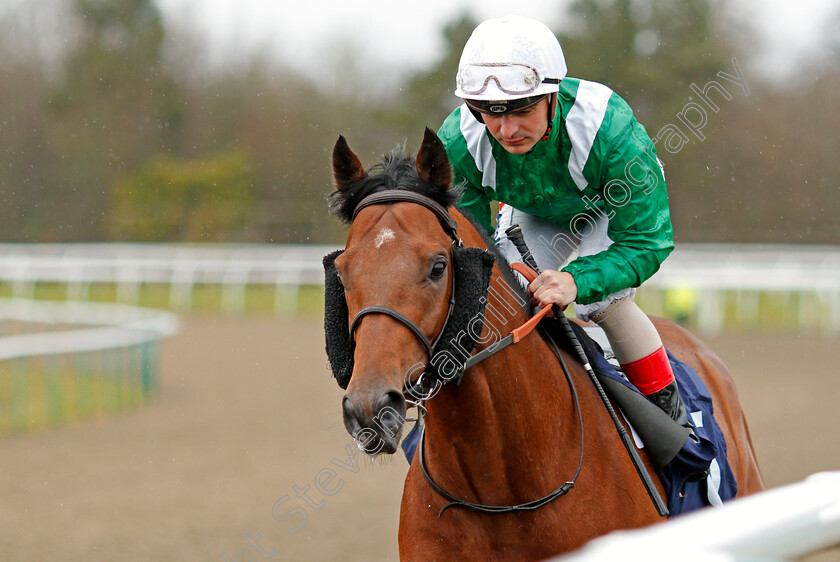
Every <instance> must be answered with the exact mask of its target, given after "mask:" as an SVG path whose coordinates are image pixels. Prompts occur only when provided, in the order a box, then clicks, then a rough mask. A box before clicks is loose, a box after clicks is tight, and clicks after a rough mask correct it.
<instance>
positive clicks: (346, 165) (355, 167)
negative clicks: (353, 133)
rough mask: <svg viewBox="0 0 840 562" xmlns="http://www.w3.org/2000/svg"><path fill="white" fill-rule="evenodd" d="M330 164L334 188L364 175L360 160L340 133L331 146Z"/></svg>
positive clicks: (357, 179) (359, 178)
mask: <svg viewBox="0 0 840 562" xmlns="http://www.w3.org/2000/svg"><path fill="white" fill-rule="evenodd" d="M332 165H333V178H334V179H335V188H336V189H341V188H342V187H344V186H346V185H348V184H351V183H354V182H357V181H359V180H361V179H363V178H364V177H365V169H364V167H363V166H362V162H361V161H360V160H359V157H358V156H356V155H355V154H354V153H353V151H352V150H350V146H349V145H348V144H347V140H345V138H344V137H343V136H342V135H339V137H338V140H337V141H336V143H335V147H333V155H332Z"/></svg>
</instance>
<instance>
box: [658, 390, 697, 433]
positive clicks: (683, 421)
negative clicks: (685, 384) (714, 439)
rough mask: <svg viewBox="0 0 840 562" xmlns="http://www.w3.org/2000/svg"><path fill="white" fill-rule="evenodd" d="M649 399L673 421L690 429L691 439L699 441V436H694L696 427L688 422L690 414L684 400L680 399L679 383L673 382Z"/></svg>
mask: <svg viewBox="0 0 840 562" xmlns="http://www.w3.org/2000/svg"><path fill="white" fill-rule="evenodd" d="M648 398H650V400H651V402H653V403H654V404H656V405H657V406H659V409H661V410H662V411H663V412H665V413H666V414H668V415H669V416H671V419H672V420H674V421H675V422H677V423H678V424H680V425H681V426H683V427H687V428H689V429H690V430H691V438H692V439H694V440H695V441H698V439H697V436H696V435H695V434H694V426H693V425H692V424H691V422H690V421H689V420H688V414H686V412H685V406H683V401H682V398H680V392H679V390H678V388H677V381H671V383H670V384H668V386H666V387H665V388H663V389H662V390H658V391H656V392H654V393H653V394H650V395H648Z"/></svg>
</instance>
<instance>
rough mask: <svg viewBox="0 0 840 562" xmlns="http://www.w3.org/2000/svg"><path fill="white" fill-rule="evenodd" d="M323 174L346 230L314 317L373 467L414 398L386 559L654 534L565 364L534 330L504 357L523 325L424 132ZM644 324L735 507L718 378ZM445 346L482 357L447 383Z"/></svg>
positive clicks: (623, 454) (732, 428)
mask: <svg viewBox="0 0 840 562" xmlns="http://www.w3.org/2000/svg"><path fill="white" fill-rule="evenodd" d="M332 167H333V176H334V181H335V190H334V191H333V192H332V193H331V194H330V195H329V200H330V207H331V211H332V212H333V214H335V215H336V216H337V217H338V218H340V219H341V220H343V221H345V222H347V223H350V229H349V233H348V236H347V243H346V247H345V249H344V250H343V251H340V252H337V253H336V254H334V255H333V256H332V257H329V256H328V258H329V259H326V258H325V267H327V266H329V267H332V268H334V278H335V283H336V284H337V285H336V286H335V287H333V289H334V291H335V292H336V294H338V295H339V296H338V297H336V296H335V294H333V296H332V297H330V289H329V288H328V295H327V299H328V302H327V303H326V305H325V306H326V308H325V314H326V313H327V312H330V311H331V310H334V309H335V310H338V309H341V310H338V313H337V316H336V318H338V321H337V324H338V327H335V326H333V327H332V328H330V326H329V322H328V321H327V320H325V328H326V329H327V332H328V333H327V352H328V355H331V356H330V361H331V364H332V366H333V371H334V375H335V376H336V378H337V380H338V382H339V385H341V386H342V387H343V388H345V389H346V391H345V394H344V396H343V398H342V415H343V418H344V424H345V426H346V428H347V430H348V432H349V433H350V434H351V435H352V436H353V437H354V439H355V441H356V443H357V445H358V447H359V448H360V449H362V450H364V451H365V452H366V453H367V454H369V455H371V456H377V455H384V454H391V453H394V452H395V451H397V450H398V443H399V441H400V439H401V437H402V431H403V428H404V426H405V421H406V420H405V416H406V411H407V408H408V407H409V404H408V403H407V396H408V397H409V402H412V400H411V397H412V396H414V394H413V392H412V391H411V390H412V387H413V386H417V385H421V386H423V387H424V388H425V389H426V394H424V395H423V398H424V399H423V400H419V401H418V400H414V402H412V403H414V404H417V403H418V402H419V405H418V410H422V413H423V414H424V415H423V422H424V436H423V441H422V443H421V447H420V452H419V454H418V455H416V456H415V458H414V460H413V462H412V463H411V466H410V468H409V471H408V474H407V476H406V480H405V487H404V491H403V495H402V503H401V507H400V525H399V553H400V558H401V559H402V560H464V559H485V560H494V559H501V560H538V559H545V558H548V557H551V556H553V555H556V554H558V553H562V552H566V551H570V550H574V549H577V548H579V547H580V546H582V545H583V544H584V543H586V542H587V541H589V540H590V539H592V538H594V537H597V536H600V535H603V534H605V533H607V532H610V531H612V530H615V529H630V528H636V527H641V526H645V525H649V524H652V523H655V522H657V521H660V520H661V516H660V514H659V513H657V511H656V509H654V507H653V505H652V503H651V501H650V500H649V498H648V491H647V490H646V489H645V487H644V486H643V484H642V483H641V480H640V479H639V477H638V476H637V473H636V468H635V467H634V465H633V463H632V462H631V460H630V458H629V456H628V453H627V451H626V450H625V448H624V446H623V445H622V442H621V440H620V439H619V437H618V435H617V433H616V428H615V425H614V424H613V423H612V422H611V421H610V418H609V416H608V414H607V412H606V409H605V408H604V405H603V404H602V401H601V398H600V397H599V395H598V393H597V391H596V389H595V388H594V386H593V385H592V384H591V383H590V380H589V378H587V374H586V373H585V371H584V368H583V367H582V366H581V364H580V362H578V361H577V360H576V359H575V358H574V357H573V356H572V355H570V354H569V353H568V352H567V351H566V350H565V349H559V350H553V349H552V346H551V344H550V342H549V341H548V340H547V338H546V337H544V336H543V335H541V334H540V333H538V332H537V331H532V332H530V333H527V335H523V336H522V337H521V338H520V339H519V341H517V342H516V343H515V344H512V345H507V347H504V348H503V349H502V346H501V344H500V342H501V339H502V338H501V336H502V334H503V332H504V331H505V330H507V329H508V328H510V327H515V326H520V325H523V324H526V323H527V322H528V321H529V318H530V316H529V310H528V307H527V301H526V299H527V296H526V295H525V294H524V291H523V290H522V289H521V288H519V286H518V284H517V282H516V281H515V280H514V279H513V277H512V274H511V272H510V268H509V267H508V266H507V264H506V262H505V261H504V258H502V257H501V256H500V255H499V253H498V252H497V251H496V250H495V247H494V246H495V245H494V244H493V243H492V242H491V241H490V240H489V238H487V237H486V235H484V234H483V233H482V232H481V231H480V227H477V226H476V223H475V222H474V221H473V220H472V219H471V218H470V217H468V216H466V215H465V214H463V213H461V212H460V211H459V210H458V209H457V208H456V207H455V206H454V205H455V204H456V202H457V200H458V196H459V193H458V190H457V188H454V187H453V186H452V181H453V175H452V170H451V166H450V164H449V160H448V158H447V155H446V151H445V149H444V147H443V145H442V143H441V141H440V140H439V139H438V137H437V136H436V135H435V133H434V132H433V131H431V130H430V129H428V128H427V129H426V132H425V136H424V139H423V142H422V144H421V147H420V149H419V151H418V152H417V155H416V158H412V157H410V156H406V155H405V154H404V151H402V152H401V151H394V152H392V153H391V154H389V155H388V156H386V158H385V160H384V161H383V162H382V163H380V164H377V165H375V166H373V167H372V168H370V169H368V170H365V168H364V167H363V166H362V163H361V161H360V159H359V158H358V156H357V155H356V154H355V153H354V152H353V151H352V150H351V149H350V148H349V145H348V144H347V142H346V140H345V139H344V137H339V139H338V142H336V144H335V147H334V150H333V155H332ZM488 256H489V257H488ZM456 278H457V279H456ZM471 279H472V280H471ZM476 279H478V281H475V280H476ZM482 279H483V282H482V281H481V280H482ZM456 281H458V283H456ZM331 299H332V300H331ZM475 303H480V305H479V306H477V307H476V305H475ZM463 309H466V312H464V310H463ZM476 311H477V312H476ZM351 319H352V320H351ZM333 321H335V318H333ZM453 323H454V324H457V326H456V327H455V328H453V327H452V324H453ZM654 323H655V325H656V328H657V329H658V330H659V332H660V334H661V335H662V339H663V341H664V342H665V345H666V347H667V348H668V349H669V350H670V351H671V352H672V353H673V354H674V355H675V356H676V357H677V358H679V359H680V360H682V361H683V362H685V363H687V364H688V365H689V366H691V367H692V368H693V369H694V370H695V371H696V372H697V373H698V374H699V376H700V377H701V379H702V380H703V381H704V382H705V384H706V385H707V387H708V388H709V390H710V391H711V393H712V396H713V403H714V408H715V412H716V419H717V421H718V423H719V424H720V426H721V428H722V429H723V433H724V435H725V438H726V442H727V447H728V459H729V463H730V466H731V468H732V471H733V473H734V474H735V476H736V478H737V482H738V494H739V495H746V494H751V493H754V492H757V491H759V490H761V489H763V481H762V477H761V473H760V471H759V468H758V463H757V460H756V456H755V452H754V450H753V447H752V443H751V439H750V434H749V429H748V427H747V423H746V419H745V417H744V414H743V412H742V410H741V406H740V404H739V399H738V395H737V392H736V388H735V384H734V382H733V379H732V376H731V375H730V373H729V372H728V371H727V369H726V367H725V365H724V364H723V362H722V361H721V360H720V359H719V358H718V357H717V356H716V355H715V354H714V353H713V352H712V351H711V350H710V349H709V348H708V347H707V346H706V345H705V344H704V343H703V342H701V341H700V340H699V339H698V338H696V337H695V336H693V335H692V334H690V333H689V332H688V331H687V330H685V329H683V328H681V327H680V326H678V325H676V324H674V323H672V322H669V321H666V320H663V319H654ZM342 324H343V325H342ZM331 338H333V339H334V340H335V339H342V338H343V341H341V342H336V341H331ZM444 339H445V340H451V342H450V343H452V342H454V347H450V353H451V355H452V356H453V357H454V358H455V359H458V358H460V359H461V361H460V362H461V363H463V357H464V354H465V353H470V354H471V353H473V352H474V353H475V354H482V352H483V353H484V354H485V355H487V357H486V358H484V359H483V360H482V361H480V362H477V363H475V364H472V365H470V366H469V368H467V369H466V371H461V372H458V369H457V368H456V369H453V368H452V364H457V363H458V361H457V360H456V361H450V360H449V359H451V357H449V356H446V357H445V358H444V359H446V360H442V361H439V362H438V365H435V367H436V368H435V369H432V368H431V364H432V363H433V361H432V354H433V353H435V352H436V350H438V349H439V348H440V346H441V342H442V340H444ZM444 343H445V342H444ZM456 352H457V353H456ZM491 352H494V353H492V354H491ZM557 353H559V355H557ZM341 355H343V357H340V356H341ZM435 356H436V357H437V356H438V354H436V355H435ZM558 359H559V360H560V361H561V362H562V363H563V364H564V365H565V368H566V372H567V375H566V376H564V375H563V372H562V369H561V367H560V366H559V364H558ZM423 377H428V378H427V379H426V380H418V379H422V378H423ZM566 377H568V380H567V379H566ZM429 389H431V390H429ZM641 456H642V458H643V460H644V462H645V464H646V466H647V469H648V470H649V471H650V470H653V468H652V466H651V462H650V460H649V459H648V458H647V457H646V456H645V454H644V453H642V455H641ZM655 484H656V487H657V489H658V491H659V492H660V493H662V485H661V483H660V482H659V481H656V482H655ZM558 486H559V488H558ZM553 490H554V492H552V491H553ZM558 490H559V492H558ZM552 494H553V495H552ZM549 496H550V497H551V498H550V499H551V501H545V498H546V497H549ZM537 498H543V499H544V501H536V502H535V501H534V500H535V499H537ZM453 500H455V502H453ZM458 501H461V502H462V503H461V505H462V506H463V505H464V504H470V505H480V506H485V507H489V509H486V510H484V511H482V510H475V509H466V508H459V507H458V506H457V502H458ZM453 505H455V507H454V508H452V509H449V508H450V507H452V506H453ZM493 506H520V507H522V506H526V507H523V508H522V509H515V510H505V509H499V510H494V508H493ZM441 510H444V511H443V512H441ZM494 511H496V512H494ZM652 548H656V545H652Z"/></svg>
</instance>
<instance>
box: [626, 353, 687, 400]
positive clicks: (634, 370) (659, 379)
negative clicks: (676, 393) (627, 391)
mask: <svg viewBox="0 0 840 562" xmlns="http://www.w3.org/2000/svg"><path fill="white" fill-rule="evenodd" d="M621 368H622V370H624V374H625V375H627V378H628V379H630V382H632V383H633V385H634V386H635V387H636V388H638V389H639V390H640V391H641V393H642V394H644V395H645V396H647V395H649V394H653V393H654V392H658V391H660V390H662V389H663V388H665V387H666V386H668V385H669V384H671V382H673V380H674V372H673V371H672V370H671V363H670V362H669V361H668V354H667V353H665V346H662V347H660V348H659V349H657V350H656V351H654V352H653V353H651V354H650V355H648V356H647V357H642V358H641V359H637V360H636V361H631V362H630V363H622V364H621Z"/></svg>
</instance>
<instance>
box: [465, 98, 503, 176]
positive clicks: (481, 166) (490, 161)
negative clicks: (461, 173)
mask: <svg viewBox="0 0 840 562" xmlns="http://www.w3.org/2000/svg"><path fill="white" fill-rule="evenodd" d="M485 130H486V127H485V125H484V124H483V123H479V122H478V119H476V118H475V117H474V116H473V114H472V112H471V111H470V108H469V107H467V104H464V105H462V106H461V134H462V135H464V140H466V141H467V150H469V151H470V154H471V155H472V157H473V160H475V165H476V167H477V168H478V171H479V172H481V174H482V178H481V183H482V185H483V186H485V187H490V188H493V189H496V159H495V158H493V148H492V147H491V146H490V139H488V138H487V135H486V134H485Z"/></svg>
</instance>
